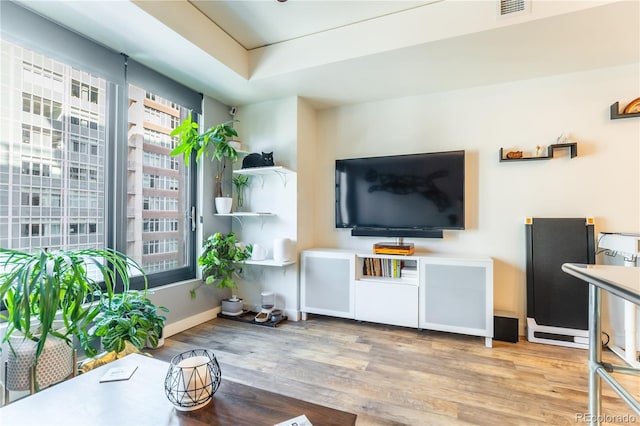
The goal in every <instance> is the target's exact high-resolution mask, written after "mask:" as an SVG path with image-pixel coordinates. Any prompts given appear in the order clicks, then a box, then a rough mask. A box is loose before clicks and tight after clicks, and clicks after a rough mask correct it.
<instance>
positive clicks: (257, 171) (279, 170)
mask: <svg viewBox="0 0 640 426" xmlns="http://www.w3.org/2000/svg"><path fill="white" fill-rule="evenodd" d="M293 173H295V172H294V171H293V170H289V169H287V168H286V167H282V166H270V167H251V168H248V169H238V170H234V171H233V174H236V175H251V176H259V177H260V179H261V182H262V187H264V175H269V174H276V175H278V176H279V177H280V180H282V185H284V186H285V187H286V186H287V176H288V175H290V174H293Z"/></svg>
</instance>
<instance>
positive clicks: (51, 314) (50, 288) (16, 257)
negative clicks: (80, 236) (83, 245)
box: [0, 248, 146, 364]
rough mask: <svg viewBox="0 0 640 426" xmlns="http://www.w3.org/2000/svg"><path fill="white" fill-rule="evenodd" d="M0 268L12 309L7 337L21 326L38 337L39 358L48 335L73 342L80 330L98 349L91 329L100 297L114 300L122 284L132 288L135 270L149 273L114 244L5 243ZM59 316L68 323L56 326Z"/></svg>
mask: <svg viewBox="0 0 640 426" xmlns="http://www.w3.org/2000/svg"><path fill="white" fill-rule="evenodd" d="M0 271H2V272H1V273H0V298H1V299H2V301H3V303H4V305H5V307H6V310H7V313H6V315H3V316H2V318H3V319H6V321H7V331H6V334H5V336H4V340H3V341H4V342H9V338H10V337H11V336H12V335H13V334H14V333H15V332H19V333H21V334H22V335H24V338H25V339H30V340H32V341H34V342H37V347H36V358H35V359H36V364H37V362H38V358H39V357H40V355H41V354H42V351H43V349H44V347H45V346H44V345H45V341H46V340H47V337H48V336H56V337H58V338H61V339H64V340H65V341H67V343H68V344H71V338H72V337H74V336H75V337H76V338H78V340H79V342H80V345H81V347H82V348H83V349H84V350H85V351H86V353H87V355H89V356H92V355H94V354H95V352H96V350H95V349H94V348H93V347H91V345H90V340H91V336H90V335H89V329H90V327H91V324H92V322H93V320H94V319H95V318H96V316H97V315H98V314H99V313H100V306H101V301H110V300H113V298H114V297H115V294H116V287H117V286H122V289H123V292H126V291H128V290H129V284H130V279H129V276H130V274H131V273H136V272H139V273H141V274H142V275H143V276H144V272H143V271H142V268H141V267H140V265H138V264H137V263H136V262H135V261H134V260H133V259H131V258H130V257H128V256H126V255H125V254H122V253H120V252H117V251H115V250H111V249H83V250H75V251H66V250H61V251H51V252H49V251H45V250H40V251H38V252H36V253H24V252H21V251H18V250H10V249H4V248H0ZM145 287H146V276H145ZM102 303H104V302H102ZM54 320H58V321H62V323H63V325H64V327H63V328H61V329H57V328H56V327H54Z"/></svg>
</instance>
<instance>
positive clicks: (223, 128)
mask: <svg viewBox="0 0 640 426" xmlns="http://www.w3.org/2000/svg"><path fill="white" fill-rule="evenodd" d="M235 121H237V120H229V121H226V122H224V123H220V124H218V125H216V126H213V127H210V128H209V129H207V130H206V131H204V132H203V133H198V129H199V127H200V125H199V124H198V123H197V122H194V121H193V120H192V119H191V114H189V115H188V116H187V118H186V119H185V120H184V121H183V122H182V123H181V124H180V125H179V126H178V127H176V128H175V129H173V131H172V132H171V134H170V135H171V136H178V138H179V140H180V143H178V145H177V146H176V147H175V148H174V149H173V151H171V155H182V156H183V157H184V164H185V166H187V167H189V160H190V159H191V154H192V153H193V152H195V154H196V161H199V160H200V158H201V157H202V156H203V155H204V156H210V157H211V161H214V160H215V161H216V168H217V169H216V184H215V197H223V189H224V188H225V185H224V172H225V170H226V168H227V160H229V161H231V162H232V163H234V162H236V161H238V151H236V149H235V148H234V147H233V146H232V145H231V144H229V138H232V137H237V136H238V132H236V129H234V128H233V123H234V122H235ZM216 207H217V206H216ZM229 211H231V209H229ZM229 211H227V212H226V213H229Z"/></svg>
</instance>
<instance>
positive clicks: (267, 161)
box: [242, 152, 273, 169]
mask: <svg viewBox="0 0 640 426" xmlns="http://www.w3.org/2000/svg"><path fill="white" fill-rule="evenodd" d="M269 166H273V152H263V153H262V154H258V153H257V152H254V153H252V154H249V155H247V156H246V157H244V159H243V160H242V168H243V169H250V168H252V167H269Z"/></svg>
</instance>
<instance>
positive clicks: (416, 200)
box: [335, 151, 465, 237]
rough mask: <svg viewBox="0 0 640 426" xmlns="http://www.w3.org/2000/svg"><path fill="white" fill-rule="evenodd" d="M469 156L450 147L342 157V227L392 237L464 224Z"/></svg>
mask: <svg viewBox="0 0 640 426" xmlns="http://www.w3.org/2000/svg"><path fill="white" fill-rule="evenodd" d="M464 159H465V155H464V151H449V152H434V153H423V154H408V155H393V156H382V157H368V158H350V159H340V160H336V176H335V178H336V194H335V195H336V205H335V218H336V228H353V230H352V235H372V236H380V235H383V236H391V237H430V236H436V237H442V232H441V230H444V229H464ZM433 230H436V231H440V232H439V233H436V234H435V235H431V234H429V233H428V232H423V231H433Z"/></svg>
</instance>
